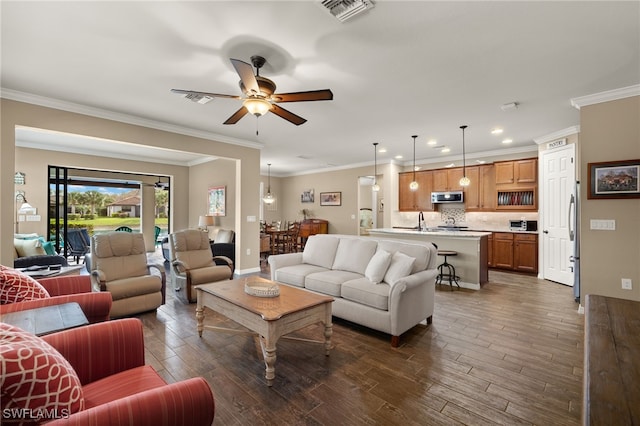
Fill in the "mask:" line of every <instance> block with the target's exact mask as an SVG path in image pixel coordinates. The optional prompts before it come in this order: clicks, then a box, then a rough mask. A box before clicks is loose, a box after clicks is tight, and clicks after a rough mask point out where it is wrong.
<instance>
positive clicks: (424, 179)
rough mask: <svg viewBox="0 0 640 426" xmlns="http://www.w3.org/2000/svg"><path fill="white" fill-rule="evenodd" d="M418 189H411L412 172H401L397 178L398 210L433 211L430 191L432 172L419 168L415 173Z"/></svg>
mask: <svg viewBox="0 0 640 426" xmlns="http://www.w3.org/2000/svg"><path fill="white" fill-rule="evenodd" d="M415 176H416V182H418V190H417V191H411V190H410V189H409V184H410V183H411V182H412V181H413V172H403V173H400V174H399V179H398V210H400V211H401V212H419V211H433V204H431V191H432V190H433V189H432V188H433V172H432V171H431V170H421V171H418V172H416V173H415Z"/></svg>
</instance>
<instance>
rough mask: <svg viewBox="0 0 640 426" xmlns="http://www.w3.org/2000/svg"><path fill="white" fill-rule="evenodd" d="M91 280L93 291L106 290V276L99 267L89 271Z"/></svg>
mask: <svg viewBox="0 0 640 426" xmlns="http://www.w3.org/2000/svg"><path fill="white" fill-rule="evenodd" d="M91 282H92V287H95V291H107V276H106V275H105V274H104V272H102V271H101V270H100V269H95V270H93V271H91Z"/></svg>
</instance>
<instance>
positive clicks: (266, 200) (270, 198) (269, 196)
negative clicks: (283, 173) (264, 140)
mask: <svg viewBox="0 0 640 426" xmlns="http://www.w3.org/2000/svg"><path fill="white" fill-rule="evenodd" d="M267 166H268V167H269V172H268V173H269V178H268V179H269V183H268V185H267V194H266V195H265V196H264V197H263V198H262V201H264V203H265V204H273V202H274V201H276V199H275V197H274V196H273V194H272V193H271V163H268V164H267Z"/></svg>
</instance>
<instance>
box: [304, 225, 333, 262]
mask: <svg viewBox="0 0 640 426" xmlns="http://www.w3.org/2000/svg"><path fill="white" fill-rule="evenodd" d="M339 242H340V240H339V239H338V238H337V237H333V236H330V235H322V234H321V235H312V236H311V237H309V239H308V240H307V243H306V244H305V246H304V251H303V252H302V262H303V263H308V264H309V265H316V266H322V267H323V268H327V269H331V267H332V266H333V260H334V259H335V257H336V249H337V248H338V243H339Z"/></svg>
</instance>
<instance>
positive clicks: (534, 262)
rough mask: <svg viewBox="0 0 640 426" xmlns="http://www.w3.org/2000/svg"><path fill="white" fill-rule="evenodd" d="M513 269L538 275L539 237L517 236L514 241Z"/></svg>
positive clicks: (532, 235) (530, 235)
mask: <svg viewBox="0 0 640 426" xmlns="http://www.w3.org/2000/svg"><path fill="white" fill-rule="evenodd" d="M513 263H514V265H513V267H514V269H515V270H516V271H521V272H529V273H532V274H536V273H538V236H537V235H535V234H515V235H514V239H513Z"/></svg>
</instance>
